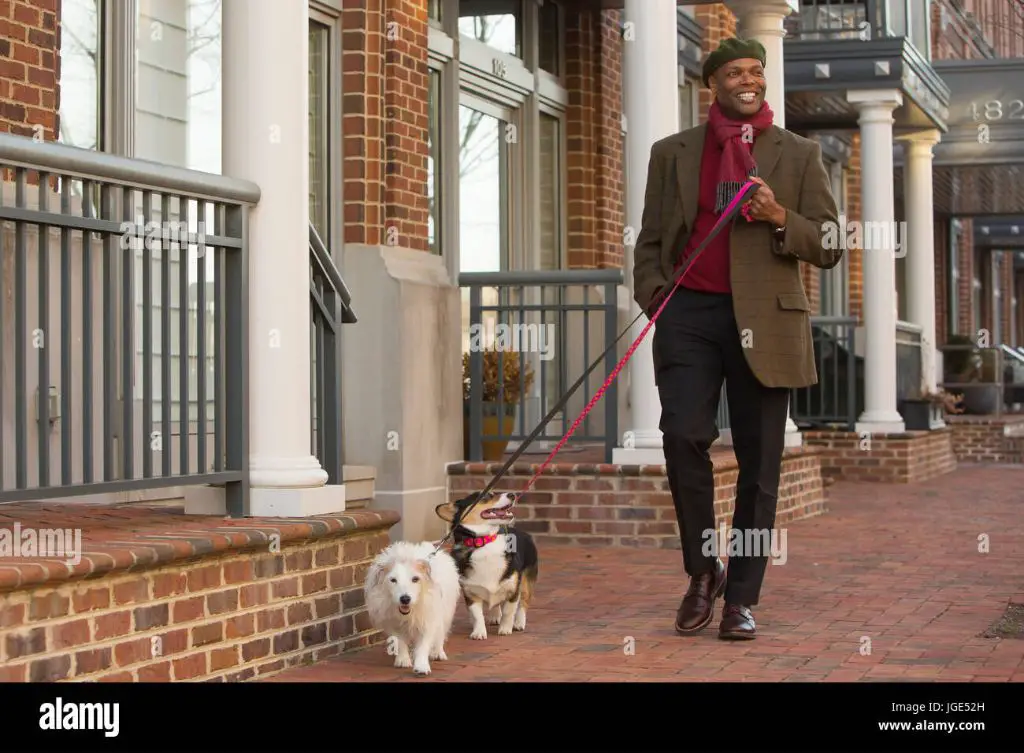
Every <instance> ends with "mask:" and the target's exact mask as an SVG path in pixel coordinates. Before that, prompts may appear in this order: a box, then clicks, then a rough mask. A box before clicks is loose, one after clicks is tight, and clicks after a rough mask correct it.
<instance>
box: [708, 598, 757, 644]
mask: <svg viewBox="0 0 1024 753" xmlns="http://www.w3.org/2000/svg"><path fill="white" fill-rule="evenodd" d="M756 635H757V626H756V625H755V624H754V615H753V614H752V613H751V611H750V607H744V606H741V605H739V604H726V605H725V608H723V609H722V622H721V624H720V625H719V626H718V637H719V638H721V639H722V640H726V641H749V640H753V639H754V637H755V636H756Z"/></svg>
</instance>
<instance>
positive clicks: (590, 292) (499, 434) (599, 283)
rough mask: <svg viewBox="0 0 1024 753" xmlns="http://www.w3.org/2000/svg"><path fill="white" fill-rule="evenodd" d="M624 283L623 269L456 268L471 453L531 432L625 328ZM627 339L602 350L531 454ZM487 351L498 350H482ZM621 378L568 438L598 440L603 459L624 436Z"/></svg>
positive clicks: (575, 409)
mask: <svg viewBox="0 0 1024 753" xmlns="http://www.w3.org/2000/svg"><path fill="white" fill-rule="evenodd" d="M622 281H623V272H622V270H621V269H602V270H566V271H551V272H548V271H524V272H472V273H465V272H464V273H462V274H461V275H459V285H460V286H461V287H462V289H463V291H462V292H463V348H462V351H463V353H464V354H466V355H465V356H464V358H465V359H466V361H465V366H466V367H467V373H466V374H465V377H464V382H463V397H464V412H465V419H464V420H465V427H466V434H465V439H466V445H467V446H466V452H467V457H466V459H467V460H482V459H495V460H496V459H499V456H500V455H501V453H502V451H503V447H504V446H505V444H506V443H508V442H520V441H522V440H524V439H526V437H527V436H528V435H529V434H530V433H531V432H532V431H533V430H534V429H535V428H536V426H537V424H539V423H540V421H541V419H543V418H544V416H546V415H547V414H548V412H549V411H551V410H552V408H554V406H555V405H556V404H557V403H558V401H559V399H560V398H561V397H562V396H563V395H564V393H565V392H566V391H567V390H568V388H569V387H570V386H572V385H573V384H574V383H575V382H576V380H577V379H579V377H580V375H581V374H582V373H583V372H584V371H585V370H586V369H587V367H588V366H589V365H590V363H591V361H593V359H595V358H596V357H597V356H598V355H600V354H601V353H602V352H603V351H604V350H605V349H606V348H607V347H608V344H609V343H610V342H611V340H612V338H614V337H615V336H616V335H618V334H619V330H620V329H621V327H622V326H625V323H622V325H620V324H619V321H618V306H617V290H618V286H619V285H621V284H622ZM630 342H631V339H630V338H629V337H624V338H623V340H622V341H621V342H620V346H621V347H619V348H616V349H613V350H612V351H611V352H610V353H609V354H608V355H607V356H606V357H605V359H604V363H603V364H602V365H601V366H599V367H598V368H596V369H595V370H594V371H593V372H592V373H591V374H590V375H589V376H588V377H587V379H586V380H585V381H584V383H583V384H582V385H581V386H580V388H579V389H578V390H577V391H576V394H575V395H573V397H572V398H571V399H570V400H569V402H568V404H567V405H566V406H565V408H564V409H563V410H562V411H561V412H560V414H558V415H557V416H556V417H555V418H554V419H553V420H552V421H551V422H550V423H549V424H548V425H547V426H546V427H545V428H544V431H543V432H542V433H541V434H539V435H538V437H537V438H536V440H535V442H534V446H531V447H529V448H527V451H528V452H543V451H549V447H553V443H555V442H557V441H558V440H559V439H561V438H562V436H563V435H564V434H565V433H566V432H568V430H569V428H570V426H571V425H572V422H573V421H575V419H576V417H577V416H578V415H579V414H580V413H581V412H582V410H583V408H584V407H585V406H586V404H587V402H588V401H589V400H590V399H591V398H592V397H593V395H594V393H595V392H596V391H597V389H598V388H599V387H600V385H601V384H602V382H603V381H604V378H605V377H606V376H607V375H608V374H610V373H611V371H612V369H613V368H614V367H615V364H616V363H617V362H618V360H619V359H620V358H621V357H622V356H623V355H624V354H625V350H626V348H627V347H628V346H629V343H630ZM491 348H493V349H494V351H495V352H493V353H491V354H490V355H485V352H484V351H485V350H488V349H491ZM485 373H486V374H487V375H488V378H487V380H486V381H485V378H484V377H485ZM499 374H505V379H504V380H501V379H498V375H499ZM530 380H532V383H531V382H530ZM617 382H618V380H616V381H615V382H613V383H612V384H611V385H610V386H609V388H608V390H607V391H606V392H605V395H604V397H603V398H602V400H601V401H600V402H599V403H598V404H597V405H596V406H595V408H594V409H593V410H592V411H591V413H590V414H588V416H587V418H586V419H585V420H584V421H583V423H582V424H581V425H580V427H579V428H578V429H577V430H576V432H575V433H574V434H573V436H572V438H571V440H570V441H571V443H572V446H574V447H580V446H585V445H588V444H589V445H595V446H598V447H600V448H601V453H602V455H603V457H604V459H605V460H604V462H609V463H610V462H611V456H612V450H613V449H614V448H615V447H616V446H617V445H618V442H619V440H620V438H619V437H618V388H617ZM519 396H522V398H521V399H520V397H519ZM499 417H502V418H504V420H502V421H499V420H498V419H499ZM495 448H496V449H495ZM509 449H511V448H509ZM492 452H496V453H497V455H491V453H492ZM485 455H490V457H489V458H486V457H485Z"/></svg>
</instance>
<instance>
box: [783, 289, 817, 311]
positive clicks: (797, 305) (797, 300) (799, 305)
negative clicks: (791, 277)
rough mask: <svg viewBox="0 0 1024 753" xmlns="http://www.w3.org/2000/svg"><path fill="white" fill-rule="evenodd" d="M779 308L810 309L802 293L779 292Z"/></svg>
mask: <svg viewBox="0 0 1024 753" xmlns="http://www.w3.org/2000/svg"><path fill="white" fill-rule="evenodd" d="M779 308H780V309H785V310H786V311H807V312H809V311H810V310H811V304H810V303H809V302H808V301H807V296H805V295H804V294H803V293H779Z"/></svg>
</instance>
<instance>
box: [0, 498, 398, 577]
mask: <svg viewBox="0 0 1024 753" xmlns="http://www.w3.org/2000/svg"><path fill="white" fill-rule="evenodd" d="M399 519H400V516H399V514H398V513H397V512H395V511H391V510H358V511H351V512H348V513H346V514H344V515H318V516H314V517H309V518H302V519H299V520H296V519H295V518H218V519H211V518H210V517H209V516H206V515H185V514H183V513H182V512H180V511H175V510H174V509H170V508H160V509H155V508H148V507H145V506H142V505H130V506H129V505H109V506H107V505H104V506H99V505H97V506H92V505H90V506H88V507H83V506H77V505H67V504H64V505H61V504H42V505H31V504H24V505H4V506H3V507H0V529H7V530H9V531H11V534H9V536H13V534H14V532H15V529H16V526H17V527H18V528H20V530H21V531H25V530H26V529H33V530H35V531H37V532H38V531H42V530H54V529H62V530H68V529H70V530H72V531H74V532H75V533H76V534H77V532H79V531H80V532H81V551H80V552H78V554H80V558H79V561H78V562H70V561H69V560H73V559H75V557H74V555H72V556H71V557H45V558H44V557H9V556H3V555H2V554H0V592H4V591H12V590H16V589H24V588H32V587H37V586H41V585H44V584H51V583H52V584H54V585H56V584H59V583H61V582H64V581H70V580H74V579H78V578H90V577H93V578H94V577H98V576H104V575H110V574H113V573H117V572H135V571H139V570H145V569H148V568H154V567H161V566H166V565H168V564H170V563H175V562H184V561H186V560H193V559H195V558H197V557H205V556H210V555H214V554H221V553H233V552H242V551H246V550H252V549H257V548H265V547H267V546H268V545H269V544H270V542H271V541H274V542H275V544H277V545H279V546H283V545H285V544H295V543H304V542H310V541H315V540H317V539H323V538H326V537H330V536H337V535H356V534H361V533H370V532H374V531H378V530H382V529H383V530H387V529H389V528H391V527H392V526H393V525H395V523H397V522H398V521H399ZM10 540H11V539H8V541H10Z"/></svg>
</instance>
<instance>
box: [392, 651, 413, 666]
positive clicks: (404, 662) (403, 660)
mask: <svg viewBox="0 0 1024 753" xmlns="http://www.w3.org/2000/svg"><path fill="white" fill-rule="evenodd" d="M395 666H396V667H398V668H400V669H408V668H409V667H411V666H412V659H411V658H410V657H409V656H402V655H401V654H399V655H398V656H396V657H395Z"/></svg>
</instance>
